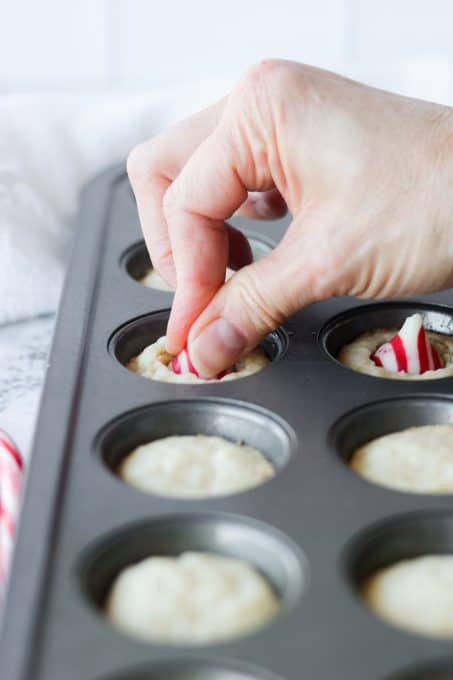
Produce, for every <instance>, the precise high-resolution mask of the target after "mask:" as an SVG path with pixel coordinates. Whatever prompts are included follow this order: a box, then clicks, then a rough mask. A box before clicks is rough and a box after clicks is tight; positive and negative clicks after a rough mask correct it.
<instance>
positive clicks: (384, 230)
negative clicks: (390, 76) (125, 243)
mask: <svg viewBox="0 0 453 680" xmlns="http://www.w3.org/2000/svg"><path fill="white" fill-rule="evenodd" d="M452 130H453V118H452V110H451V109H449V108H448V107H443V106H440V105H437V104H432V103H429V102H422V101H418V100H413V99H408V98H405V97H400V96H398V95H394V94H390V93H387V92H383V91H380V90H376V89H373V88H369V87H366V86H364V85H361V84H359V83H356V82H353V81H350V80H347V79H344V78H342V77H340V76H337V75H335V74H333V73H329V72H326V71H322V70H319V69H315V68H312V67H308V66H304V65H301V64H296V63H291V62H282V61H268V62H263V63H261V64H259V65H257V66H255V67H254V68H252V69H251V70H250V71H249V73H248V74H247V75H246V76H245V77H244V79H243V80H241V81H240V83H239V84H238V85H237V87H236V88H235V89H234V90H233V91H232V93H231V94H230V95H229V96H228V97H227V98H226V99H224V100H222V101H221V102H219V103H218V104H216V105H214V106H213V107H210V108H209V109H206V110H205V111H203V112H201V113H199V114H197V115H196V116H193V117H192V118H190V119H189V120H188V121H185V122H183V123H180V124H179V125H177V126H175V127H174V128H172V129H169V130H167V131H166V132H164V133H163V134H162V135H160V136H158V137H156V138H154V139H152V140H150V141H149V142H146V143H144V144H142V145H140V146H139V147H136V149H134V150H133V151H132V153H131V155H130V157H129V160H128V172H129V176H130V179H131V183H132V186H133V189H134V192H135V196H136V199H137V204H138V209H139V213H140V219H141V222H142V227H143V231H144V235H145V239H146V242H147V245H148V248H149V251H150V255H151V259H152V262H153V265H154V266H155V267H156V269H157V270H158V271H159V273H160V274H161V275H162V276H163V277H164V278H165V279H166V280H167V281H168V282H169V283H170V284H172V285H173V286H175V284H176V293H175V298H174V302H173V307H172V312H171V316H170V320H169V324H168V330H167V342H168V349H169V351H170V352H171V353H172V354H177V353H179V351H180V350H181V349H182V348H183V347H184V346H185V345H186V343H188V346H189V350H190V356H191V359H192V362H193V363H194V365H195V367H196V368H197V369H198V371H199V373H200V374H201V375H203V376H205V377H210V376H213V375H215V374H217V373H219V372H220V371H221V370H223V369H224V368H226V367H228V366H231V365H232V364H233V363H234V362H235V361H236V360H237V359H238V358H239V356H240V355H242V354H244V353H246V352H247V351H249V350H250V349H251V348H252V347H254V346H255V345H256V344H257V343H258V342H259V341H260V340H261V339H262V338H263V337H264V336H265V335H266V334H267V333H268V332H269V331H270V330H272V329H274V328H276V327H277V326H278V325H279V324H280V323H282V322H283V321H284V320H285V319H286V318H287V317H289V316H290V315H291V314H293V313H294V312H295V311H297V310H298V309H300V308H302V307H304V306H306V305H308V304H311V303H312V302H316V301H319V300H322V299H324V298H327V297H330V296H334V295H335V296H336V295H355V296H358V297H361V298H371V297H373V298H383V297H391V296H395V295H407V294H414V293H425V292H429V291H434V290H438V289H441V288H444V287H449V286H452V285H453V238H452V228H451V226H450V225H451V222H450V219H451V212H452V191H451V188H452V181H453V167H452V166H453V148H452V139H453V137H452ZM248 192H262V193H260V194H258V195H257V194H256V193H255V194H253V195H252V197H251V198H248ZM257 196H258V199H257ZM286 205H287V206H288V208H289V210H290V211H291V213H292V215H293V221H292V223H291V225H290V227H289V228H288V230H287V232H286V234H285V236H284V238H283V239H282V241H281V242H280V244H279V245H278V246H277V247H276V248H275V249H274V250H273V251H272V253H270V254H269V255H268V256H267V257H265V258H263V259H262V260H259V261H258V262H255V263H253V264H249V263H250V261H251V253H250V248H249V247H248V244H247V242H246V240H245V239H244V237H243V236H242V235H241V234H240V232H238V231H237V230H234V229H233V228H232V227H231V226H229V225H228V224H227V223H226V221H225V220H227V219H228V218H229V217H231V215H232V214H233V213H234V212H235V211H236V210H238V209H240V210H241V212H242V214H246V215H248V216H251V217H256V218H263V217H267V218H269V217H278V216H281V215H282V214H283V213H284V211H285V209H286ZM228 263H229V264H230V265H231V266H233V268H240V267H242V268H241V269H240V271H238V272H237V273H236V274H235V276H233V277H232V279H231V280H230V281H228V282H227V283H224V281H225V269H226V267H227V264H228Z"/></svg>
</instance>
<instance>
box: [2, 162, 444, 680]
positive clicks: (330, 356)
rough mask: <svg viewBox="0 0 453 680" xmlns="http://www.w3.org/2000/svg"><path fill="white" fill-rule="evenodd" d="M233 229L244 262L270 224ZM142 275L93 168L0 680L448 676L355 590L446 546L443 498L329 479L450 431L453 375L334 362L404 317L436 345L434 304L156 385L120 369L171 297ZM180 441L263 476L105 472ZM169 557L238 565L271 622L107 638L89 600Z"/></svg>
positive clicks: (242, 223) (112, 175) (134, 247)
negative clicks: (144, 564)
mask: <svg viewBox="0 0 453 680" xmlns="http://www.w3.org/2000/svg"><path fill="white" fill-rule="evenodd" d="M235 223H236V224H237V225H239V227H240V228H243V229H244V231H245V233H246V234H247V235H248V237H249V238H250V241H251V243H252V246H253V249H254V254H255V256H256V257H259V256H262V255H263V254H265V253H266V252H268V250H269V249H270V248H271V247H272V246H273V244H275V243H276V242H277V241H278V240H279V238H280V237H281V235H282V233H283V231H284V229H285V226H286V224H287V221H285V220H282V221H279V222H276V223H267V224H265V225H262V224H259V223H252V222H250V221H246V220H235ZM147 265H149V258H148V256H147V253H146V249H145V247H144V245H143V241H142V236H141V232H140V226H139V221H138V217H137V211H136V206H135V202H134V199H133V195H132V193H131V190H130V187H129V183H128V180H127V177H126V175H125V172H124V169H123V168H122V167H117V168H114V169H111V170H109V171H108V172H106V173H104V174H103V175H101V176H99V177H98V178H96V179H95V180H94V181H93V182H92V183H91V184H90V185H89V186H88V187H87V188H86V190H85V191H84V192H83V195H82V197H81V208H80V214H79V218H78V225H77V233H76V239H75V246H74V252H73V256H72V263H71V266H70V269H69V273H68V276H67V281H66V287H65V292H64V295H63V299H62V302H61V306H60V313H59V319H58V323H57V327H56V331H55V338H54V342H53V348H52V351H51V354H50V365H49V370H48V375H47V381H46V386H45V390H44V396H43V399H42V404H41V412H40V417H39V421H38V426H37V432H36V438H35V445H34V453H33V458H32V464H31V468H30V471H29V475H28V482H27V488H26V497H25V503H24V507H23V512H22V519H21V523H20V528H19V533H18V538H17V548H16V551H15V558H14V563H13V568H12V576H11V583H10V592H9V597H8V601H7V609H6V613H5V619H4V628H3V636H2V643H1V649H0V659H1V678H2V680H155V679H157V678H158V679H161V678H163V679H165V678H168V680H194V679H200V680H313V679H315V680H318V679H320V680H324V679H325V680H330V679H331V678H339V679H343V678H344V680H380V679H382V680H386V679H389V680H390V679H391V680H398V679H400V680H404V679H406V680H423V679H426V678H444V679H445V678H448V677H453V660H452V662H451V664H450V661H449V659H450V657H451V658H452V659H453V652H452V642H451V641H450V642H448V641H442V640H434V639H428V638H424V637H422V636H418V635H414V634H410V633H406V632H404V631H401V630H397V629H395V628H393V627H391V626H389V625H388V624H386V623H384V622H383V621H381V620H379V619H378V618H376V617H375V616H374V614H373V613H371V611H370V610H369V609H368V608H367V607H366V606H365V605H364V604H363V602H362V600H361V597H360V595H359V591H358V584H359V583H360V581H361V579H362V578H364V577H366V576H367V574H369V573H370V572H371V571H372V570H373V569H375V568H377V567H380V566H383V565H385V564H388V563H389V562H392V561H395V560H398V559H401V558H404V557H410V556H413V555H418V554H421V553H424V552H427V551H428V552H440V553H442V552H453V499H452V497H451V496H448V495H443V496H426V495H415V494H407V493H400V492H397V491H393V490H390V489H385V488H382V487H378V486H375V485H372V484H370V483H368V482H366V481H364V480H363V479H361V478H359V477H358V476H357V475H355V474H354V473H353V472H352V471H351V470H350V469H349V467H348V465H347V461H348V457H349V456H350V454H351V452H352V451H353V450H354V448H355V447H356V446H358V445H360V444H361V443H363V442H364V441H367V440H369V439H371V438H373V437H376V436H379V435H381V434H384V433H386V432H391V431H394V430H398V429H402V428H404V427H407V426H410V425H416V424H426V423H438V422H442V423H444V422H450V423H451V422H453V398H452V385H453V379H451V378H450V379H448V378H447V379H442V380H428V381H426V380H422V381H415V382H414V381H401V380H395V381H392V380H385V379H382V378H377V377H373V376H368V375H363V374H359V373H356V372H353V371H351V370H349V369H347V368H345V367H344V366H342V365H341V364H340V363H338V361H337V360H336V359H335V355H336V353H337V351H338V349H339V348H340V347H341V346H342V345H343V344H344V343H345V342H347V341H349V340H351V339H352V338H353V337H355V336H356V335H357V334H358V333H360V332H362V331H364V330H368V329H370V328H374V327H380V326H398V325H400V324H401V322H402V321H403V319H404V318H405V317H406V316H407V315H408V314H410V313H412V312H414V311H420V312H421V313H422V315H423V317H424V322H425V325H426V326H427V327H429V328H432V329H434V330H438V331H441V332H445V333H453V304H452V303H453V295H452V292H451V291H447V292H443V293H441V294H438V295H432V296H429V297H425V298H420V299H405V300H399V301H392V302H379V303H375V304H369V303H363V302H360V301H358V300H355V299H351V298H342V299H334V300H329V301H327V302H324V303H322V304H317V305H313V306H311V307H310V308H308V309H305V310H303V311H301V312H300V313H298V314H296V315H295V316H294V317H293V318H292V319H290V320H289V321H288V322H287V323H286V324H284V327H283V328H281V329H279V330H278V331H277V332H275V333H273V334H271V335H270V336H269V337H268V338H267V339H266V341H265V343H264V348H265V350H266V351H267V353H268V355H269V356H270V358H272V359H273V361H272V362H271V364H270V365H269V366H268V367H267V368H266V369H264V370H263V371H261V372H260V373H257V374H254V375H252V376H249V377H247V378H244V379H242V380H238V381H230V382H220V383H208V384H201V385H181V384H169V383H167V384H165V383H160V382H154V381H152V380H148V379H146V378H143V377H141V376H138V375H136V374H134V373H132V372H130V371H129V370H128V369H127V368H125V366H124V364H125V363H127V361H128V359H129V358H130V357H131V356H133V355H134V354H136V353H138V352H139V351H141V349H143V348H144V347H145V346H146V345H147V344H149V343H150V342H152V341H153V340H154V339H156V338H157V337H158V336H160V335H162V334H163V333H164V331H165V326H166V321H167V318H168V310H169V308H170V306H171V301H172V295H171V293H165V292H159V291H155V290H152V289H149V288H146V287H144V286H143V285H141V284H140V283H138V282H137V281H136V280H135V278H136V277H137V276H140V275H142V274H143V273H144V271H145V269H146V267H147ZM450 305H452V306H450ZM198 432H201V433H206V434H218V435H221V436H224V437H227V438H229V439H233V440H238V439H240V440H243V441H244V442H246V443H248V444H251V445H254V446H256V447H258V448H260V449H261V450H262V451H263V452H264V453H265V455H267V456H268V457H269V459H270V460H272V462H273V463H274V465H275V467H276V470H277V474H276V476H275V477H274V478H273V479H271V480H269V481H268V482H266V483H265V484H263V485H262V486H259V487H257V488H254V489H251V490H248V491H245V492H242V493H239V494H236V495H230V496H224V497H220V498H209V499H204V500H188V499H185V500H180V499H174V498H164V497H160V496H157V495H146V494H144V493H142V492H140V491H138V490H136V489H134V488H132V487H128V486H127V485H125V484H124V483H123V482H122V481H121V480H120V479H119V478H118V477H117V476H116V474H115V469H116V466H117V465H118V463H119V461H120V460H121V458H122V456H123V455H124V454H125V453H127V452H129V451H130V450H131V449H132V448H133V447H134V446H137V445H138V444H140V443H143V442H145V441H149V439H151V438H155V437H160V436H166V435H169V434H189V433H198ZM184 550H210V551H214V552H220V553H225V554H227V555H233V556H237V557H240V558H243V559H245V560H248V561H249V562H251V563H252V564H253V565H255V566H256V568H257V569H259V570H260V571H261V573H262V574H263V575H264V576H265V577H266V578H268V579H269V581H270V583H271V585H272V586H273V588H274V589H275V590H276V591H277V592H278V594H279V595H280V597H281V603H282V606H281V612H280V614H279V615H278V616H277V617H276V618H275V619H274V620H273V621H271V622H270V623H268V624H267V625H266V626H263V627H262V628H261V629H259V630H257V631H255V632H253V633H250V634H248V635H246V636H244V637H241V638H237V639H233V640H228V641H225V642H222V643H216V644H214V645H206V646H186V647H178V646H174V645H172V646H171V645H164V644H152V643H146V642H142V641H139V640H136V639H134V638H132V637H129V636H127V635H125V634H123V633H122V632H120V631H119V630H117V629H115V628H113V627H112V626H111V625H110V624H109V623H108V622H107V620H106V619H105V617H104V616H103V614H102V605H103V601H104V598H105V595H106V593H107V591H108V588H109V586H110V584H111V582H112V580H113V578H114V577H115V575H116V574H117V573H118V571H119V570H120V569H121V568H122V567H124V566H125V565H127V564H130V563H133V562H134V561H137V560H139V559H141V558H143V557H145V556H148V555H151V554H178V553H180V552H182V551H184ZM214 605H215V603H214Z"/></svg>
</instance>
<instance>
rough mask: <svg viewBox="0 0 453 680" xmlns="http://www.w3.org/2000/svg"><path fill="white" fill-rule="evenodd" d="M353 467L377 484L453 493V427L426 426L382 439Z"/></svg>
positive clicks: (356, 457)
mask: <svg viewBox="0 0 453 680" xmlns="http://www.w3.org/2000/svg"><path fill="white" fill-rule="evenodd" d="M350 465H351V467H352V469H353V470H355V472H357V473H358V474H359V475H361V476H362V477H365V478H366V479H368V480H369V481H371V482H374V483H375V484H380V485H382V486H387V487H390V488H392V489H399V490H400V491H409V492H411V493H434V494H435V493H452V492H453V425H423V426H420V427H410V428H408V429H407V430H402V431H400V432H392V433H391V434H387V435H384V436H383V437H378V438H377V439H373V440H372V441H370V442H368V443H367V444H364V445H363V446H361V447H360V448H359V449H357V450H356V451H354V453H353V455H352V458H351V461H350Z"/></svg>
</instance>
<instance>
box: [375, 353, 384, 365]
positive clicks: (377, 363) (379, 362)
mask: <svg viewBox="0 0 453 680" xmlns="http://www.w3.org/2000/svg"><path fill="white" fill-rule="evenodd" d="M373 361H374V363H375V364H376V366H381V368H382V367H383V366H384V364H383V363H382V361H381V360H380V358H379V357H378V356H377V355H376V354H374V355H373Z"/></svg>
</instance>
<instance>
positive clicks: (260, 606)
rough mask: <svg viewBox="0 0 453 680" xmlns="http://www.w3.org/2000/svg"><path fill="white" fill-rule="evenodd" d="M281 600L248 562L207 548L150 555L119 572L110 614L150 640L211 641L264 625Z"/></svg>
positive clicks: (121, 625) (128, 629) (119, 623)
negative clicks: (166, 555) (167, 554)
mask: <svg viewBox="0 0 453 680" xmlns="http://www.w3.org/2000/svg"><path fill="white" fill-rule="evenodd" d="M278 609H279V600H278V598H277V596H276V595H275V593H274V592H273V590H272V588H271V587H270V585H269V584H268V582H267V581H266V580H265V579H264V578H263V577H262V576H261V575H260V574H259V572H258V571H257V570H256V569H255V568H254V567H252V566H251V565H250V564H248V563H247V562H243V561H242V560H239V559H235V558H232V557H225V556H221V555H215V554H212V553H203V552H186V553H183V554H182V555H179V556H178V557H149V558H147V559H144V560H142V561H141V562H138V563H137V564H134V565H132V566H130V567H126V569H124V570H123V571H122V572H120V574H119V575H118V576H117V578H116V580H115V582H114V584H113V587H112V589H111V591H110V595H109V597H108V601H107V606H106V613H107V616H108V618H109V619H110V620H111V621H112V622H113V623H114V624H115V625H116V626H118V627H119V628H121V629H122V630H123V631H125V632H127V633H130V634H131V635H136V636H138V637H140V638H144V639H146V640H150V641H159V642H164V643H173V644H206V643H212V642H216V641H218V640H224V639H227V638H232V637H236V636H238V635H241V634H244V633H247V632H248V631H250V630H253V629H256V628H259V627H260V626H262V625H263V624H264V623H266V622H267V621H268V620H269V619H270V618H272V617H273V616H275V615H276V613H277V611H278Z"/></svg>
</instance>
